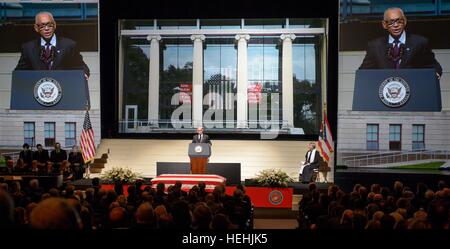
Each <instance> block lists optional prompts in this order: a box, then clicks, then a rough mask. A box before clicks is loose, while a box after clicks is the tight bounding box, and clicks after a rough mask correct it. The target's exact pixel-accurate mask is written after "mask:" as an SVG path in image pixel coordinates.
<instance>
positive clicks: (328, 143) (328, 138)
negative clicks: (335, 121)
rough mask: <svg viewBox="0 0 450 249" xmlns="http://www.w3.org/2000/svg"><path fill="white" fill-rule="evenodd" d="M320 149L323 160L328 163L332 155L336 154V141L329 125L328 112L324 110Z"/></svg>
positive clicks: (319, 142)
mask: <svg viewBox="0 0 450 249" xmlns="http://www.w3.org/2000/svg"><path fill="white" fill-rule="evenodd" d="M318 147H319V149H320V152H321V154H322V157H323V159H324V160H325V161H326V162H328V161H330V159H331V154H332V153H333V152H334V141H333V136H332V134H331V129H330V124H329V123H328V118H327V112H326V109H325V108H324V111H323V122H322V124H321V125H320V132H319V141H318Z"/></svg>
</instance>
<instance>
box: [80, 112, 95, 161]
mask: <svg viewBox="0 0 450 249" xmlns="http://www.w3.org/2000/svg"><path fill="white" fill-rule="evenodd" d="M80 148H81V154H82V155H83V159H84V163H87V162H90V161H92V160H94V157H95V143H94V130H93V129H92V124H91V120H90V118H89V111H88V110H86V114H85V115H84V123H83V130H82V131H81V139H80Z"/></svg>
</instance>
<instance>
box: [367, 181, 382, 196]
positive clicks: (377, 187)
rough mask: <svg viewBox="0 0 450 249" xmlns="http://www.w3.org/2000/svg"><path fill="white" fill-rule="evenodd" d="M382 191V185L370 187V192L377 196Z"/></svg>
mask: <svg viewBox="0 0 450 249" xmlns="http://www.w3.org/2000/svg"><path fill="white" fill-rule="evenodd" d="M380 191H381V186H380V184H376V183H375V184H372V185H371V186H370V192H373V193H375V194H379V193H380Z"/></svg>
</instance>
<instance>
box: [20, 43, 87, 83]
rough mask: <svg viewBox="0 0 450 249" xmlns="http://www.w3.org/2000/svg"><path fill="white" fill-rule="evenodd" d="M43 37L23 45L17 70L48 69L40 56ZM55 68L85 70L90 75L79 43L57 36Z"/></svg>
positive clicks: (53, 67)
mask: <svg viewBox="0 0 450 249" xmlns="http://www.w3.org/2000/svg"><path fill="white" fill-rule="evenodd" d="M40 52H41V38H38V39H35V40H32V41H29V42H26V43H24V44H23V45H22V54H21V55H20V59H19V62H18V63H17V66H16V69H15V70H47V66H46V65H45V63H44V62H42V60H41V58H40ZM52 69H53V70H76V69H79V70H83V71H84V73H85V74H87V75H88V76H89V75H90V72H89V68H88V66H87V65H86V64H85V63H84V61H83V57H82V56H81V54H80V52H79V51H78V49H77V43H76V42H75V41H73V40H71V39H68V38H64V37H61V36H56V51H55V58H54V59H53V65H52Z"/></svg>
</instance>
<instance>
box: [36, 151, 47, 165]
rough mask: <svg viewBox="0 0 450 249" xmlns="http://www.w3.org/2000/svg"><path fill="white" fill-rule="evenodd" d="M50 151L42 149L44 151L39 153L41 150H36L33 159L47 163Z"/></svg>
mask: <svg viewBox="0 0 450 249" xmlns="http://www.w3.org/2000/svg"><path fill="white" fill-rule="evenodd" d="M49 159H50V158H49V156H48V151H47V150H44V149H42V151H41V152H40V153H39V151H38V150H37V151H35V152H34V154H33V160H36V161H38V163H46V162H47V161H48V160H49Z"/></svg>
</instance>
